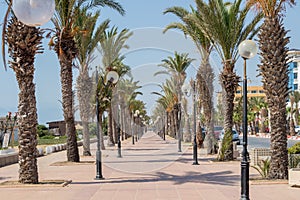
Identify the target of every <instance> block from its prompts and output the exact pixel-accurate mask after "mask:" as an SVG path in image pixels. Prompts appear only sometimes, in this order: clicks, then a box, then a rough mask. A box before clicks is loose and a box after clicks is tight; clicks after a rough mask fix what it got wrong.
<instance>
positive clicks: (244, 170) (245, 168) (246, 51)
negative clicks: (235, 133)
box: [238, 40, 257, 200]
mask: <svg viewBox="0 0 300 200" xmlns="http://www.w3.org/2000/svg"><path fill="white" fill-rule="evenodd" d="M238 49H239V54H240V56H241V57H242V58H243V59H244V76H243V152H242V161H241V200H249V199H250V198H249V159H248V157H249V155H248V150H247V145H248V141H247V140H248V135H247V132H248V126H247V125H248V122H247V70H246V69H247V68H246V60H247V59H249V58H253V57H254V56H255V55H256V53H257V46H256V44H255V42H254V41H252V40H244V41H242V42H241V44H240V45H239V47H238Z"/></svg>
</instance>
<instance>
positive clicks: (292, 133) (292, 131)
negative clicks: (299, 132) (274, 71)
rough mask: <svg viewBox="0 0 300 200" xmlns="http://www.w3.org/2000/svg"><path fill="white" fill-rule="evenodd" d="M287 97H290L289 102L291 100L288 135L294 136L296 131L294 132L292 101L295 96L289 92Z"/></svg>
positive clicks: (293, 101)
mask: <svg viewBox="0 0 300 200" xmlns="http://www.w3.org/2000/svg"><path fill="white" fill-rule="evenodd" d="M289 98H290V102H291V110H290V121H289V122H290V126H289V127H290V130H289V131H290V135H291V136H294V135H296V132H295V122H294V113H295V110H294V103H295V97H294V96H293V95H292V94H290V95H289Z"/></svg>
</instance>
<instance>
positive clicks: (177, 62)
mask: <svg viewBox="0 0 300 200" xmlns="http://www.w3.org/2000/svg"><path fill="white" fill-rule="evenodd" d="M193 61H194V59H192V58H189V56H188V54H187V53H181V54H179V53H178V52H175V54H174V57H171V56H168V58H167V59H163V60H162V64H160V65H159V66H161V67H164V68H165V69H166V70H165V71H160V72H157V73H156V74H155V75H157V74H170V75H171V76H172V78H173V80H176V81H174V83H175V88H174V89H175V92H176V94H177V98H178V102H177V103H176V104H174V105H173V106H174V109H173V112H174V115H173V117H174V123H175V126H176V127H177V128H176V129H175V130H176V131H175V135H176V136H177V137H181V127H180V125H181V96H182V95H181V93H182V92H181V88H182V85H183V84H184V81H185V78H186V72H185V71H186V69H187V68H188V66H190V64H191V63H192V62H193Z"/></svg>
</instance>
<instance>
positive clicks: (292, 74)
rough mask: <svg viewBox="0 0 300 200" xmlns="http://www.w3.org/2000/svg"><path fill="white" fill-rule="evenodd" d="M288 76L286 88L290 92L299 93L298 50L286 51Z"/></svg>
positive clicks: (299, 53)
mask: <svg viewBox="0 0 300 200" xmlns="http://www.w3.org/2000/svg"><path fill="white" fill-rule="evenodd" d="M287 54H288V56H289V59H288V71H289V73H288V76H289V83H288V87H289V88H290V90H291V91H300V88H299V87H300V74H299V73H300V70H299V69H298V68H299V66H300V50H299V49H291V50H290V51H288V53H287Z"/></svg>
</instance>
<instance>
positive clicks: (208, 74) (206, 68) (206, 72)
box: [164, 7, 215, 152]
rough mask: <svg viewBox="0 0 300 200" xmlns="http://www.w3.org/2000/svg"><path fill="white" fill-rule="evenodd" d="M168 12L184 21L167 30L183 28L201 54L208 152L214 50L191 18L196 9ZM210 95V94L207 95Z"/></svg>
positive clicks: (201, 91) (201, 94)
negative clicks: (212, 53) (210, 62)
mask: <svg viewBox="0 0 300 200" xmlns="http://www.w3.org/2000/svg"><path fill="white" fill-rule="evenodd" d="M166 13H173V14H174V15H176V16H177V17H179V18H180V20H181V21H182V22H183V23H178V22H175V23H171V24H169V25H168V26H167V27H166V28H165V30H164V32H165V31H167V30H169V29H171V28H174V29H179V30H181V31H182V32H183V33H184V34H185V35H189V36H190V37H191V38H192V40H193V42H194V43H195V45H196V47H197V49H198V51H199V53H200V56H201V65H200V67H199V69H198V71H197V76H196V78H197V90H199V98H200V101H201V104H199V105H201V106H202V107H203V108H204V112H205V114H204V116H205V125H206V132H207V136H206V137H205V140H206V144H207V148H208V152H213V142H214V141H213V140H214V137H213V126H214V123H213V112H214V108H213V101H212V96H213V80H214V77H215V76H214V73H213V70H212V68H211V65H210V64H209V55H210V53H211V50H212V45H211V42H210V40H209V39H208V38H207V37H205V35H204V34H203V32H202V31H201V29H199V27H198V26H195V23H194V22H193V21H191V20H189V17H188V16H189V15H193V14H195V13H196V11H195V10H194V9H192V12H191V13H190V12H188V11H187V10H185V9H184V8H182V7H172V8H168V9H166V11H165V12H164V14H166ZM207 95H208V96H207Z"/></svg>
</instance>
